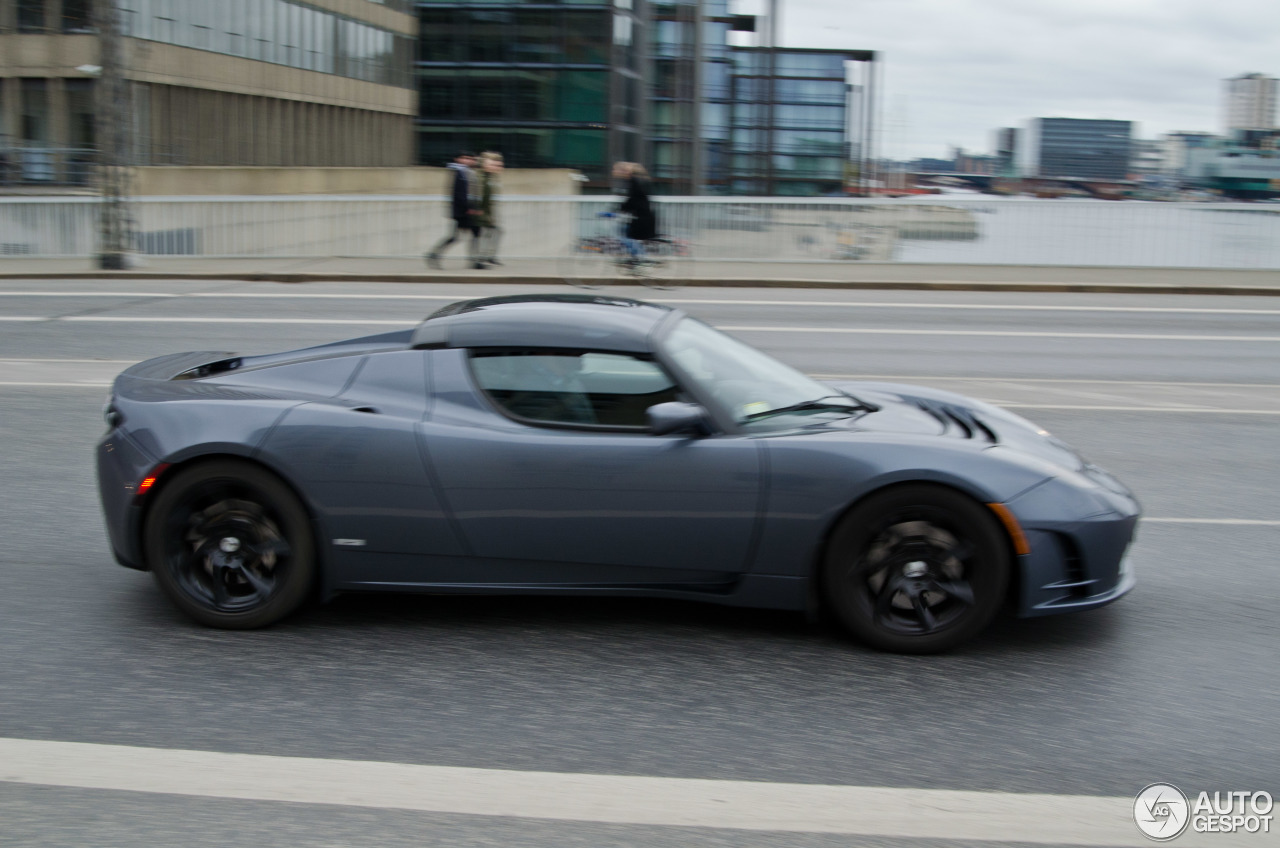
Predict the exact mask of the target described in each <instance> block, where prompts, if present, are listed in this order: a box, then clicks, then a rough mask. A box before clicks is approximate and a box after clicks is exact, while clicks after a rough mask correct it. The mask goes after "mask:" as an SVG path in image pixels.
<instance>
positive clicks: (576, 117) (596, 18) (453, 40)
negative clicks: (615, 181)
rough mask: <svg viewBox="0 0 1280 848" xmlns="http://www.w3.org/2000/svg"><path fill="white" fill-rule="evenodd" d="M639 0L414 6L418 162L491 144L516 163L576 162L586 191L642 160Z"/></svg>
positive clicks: (425, 0)
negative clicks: (617, 165) (618, 167)
mask: <svg viewBox="0 0 1280 848" xmlns="http://www.w3.org/2000/svg"><path fill="white" fill-rule="evenodd" d="M646 6H647V4H646V3H645V0H634V2H632V0H565V2H560V3H551V2H548V3H538V4H536V5H532V6H531V5H530V4H528V3H526V2H519V0H505V1H504V0H498V2H485V3H483V4H481V3H474V2H471V3H469V2H460V0H451V2H437V1H436V0H421V1H420V2H418V3H417V12H418V20H419V23H420V33H421V34H420V38H419V44H418V61H417V66H416V70H415V74H416V81H417V86H418V92H419V98H420V99H419V110H418V118H417V122H416V129H417V160H418V162H419V164H423V165H443V164H445V163H446V162H448V161H450V160H451V159H452V158H453V157H454V155H455V154H456V153H457V152H459V151H461V150H472V151H482V150H498V151H501V152H502V153H503V154H504V155H505V157H506V161H507V164H508V165H511V166H514V167H518V168H573V169H576V170H579V171H581V172H582V173H583V174H584V175H586V177H587V179H588V180H589V183H588V184H587V188H588V189H595V190H605V189H607V188H608V186H609V168H610V163H611V162H613V161H616V160H619V159H626V160H636V161H639V160H641V159H643V158H644V151H643V146H644V145H643V141H644V138H643V129H642V128H643V127H644V125H645V120H646V118H645V113H646V108H645V106H646V104H645V92H644V79H645V63H646V62H647V61H648V55H647V42H646V39H647V37H648V27H647V21H646V18H645V16H646V13H647V8H646Z"/></svg>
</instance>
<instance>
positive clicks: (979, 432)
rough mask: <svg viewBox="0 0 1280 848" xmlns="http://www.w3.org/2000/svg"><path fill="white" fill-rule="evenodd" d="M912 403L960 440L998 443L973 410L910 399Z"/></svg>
mask: <svg viewBox="0 0 1280 848" xmlns="http://www.w3.org/2000/svg"><path fill="white" fill-rule="evenodd" d="M910 400H911V402H912V403H914V404H915V405H916V406H918V407H919V408H920V409H922V410H923V411H925V412H927V413H929V415H931V416H933V417H934V418H935V419H937V421H938V423H939V424H941V425H942V427H943V430H944V432H947V433H948V434H950V435H953V436H955V437H956V438H960V439H982V440H983V441H986V442H990V443H991V444H995V443H996V442H998V441H999V439H998V438H997V437H996V433H995V431H994V430H992V429H991V428H990V427H988V426H987V425H986V424H985V423H983V421H982V419H981V418H979V417H978V416H976V415H974V414H973V410H971V409H967V408H965V407H963V406H957V405H956V404H952V403H944V402H942V401H936V400H928V399H926V398H911V399H910Z"/></svg>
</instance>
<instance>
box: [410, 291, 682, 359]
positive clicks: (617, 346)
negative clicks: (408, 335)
mask: <svg viewBox="0 0 1280 848" xmlns="http://www.w3.org/2000/svg"><path fill="white" fill-rule="evenodd" d="M675 311H676V310H673V309H671V308H670V307H667V306H660V305H658V304H654V303H645V302H644V301H640V300H632V299H631V298H626V297H610V296H607V295H588V294H530V295H512V296H508V297H485V298H480V299H478V300H464V301H460V302H458V303H453V304H450V305H449V306H446V307H444V308H443V309H441V310H439V311H438V312H435V313H434V314H432V315H430V316H428V317H427V319H426V320H425V321H423V322H422V323H421V324H419V325H418V328H417V329H416V330H415V331H414V333H413V339H412V342H411V344H412V346H413V347H419V348H436V347H539V348H572V349H596V350H619V351H628V352H644V351H648V350H649V348H650V343H649V337H650V335H651V334H652V333H653V330H654V328H656V327H657V326H658V324H660V323H661V322H662V321H663V320H664V319H666V318H668V317H670V316H671V315H672V314H673V313H674V312H675Z"/></svg>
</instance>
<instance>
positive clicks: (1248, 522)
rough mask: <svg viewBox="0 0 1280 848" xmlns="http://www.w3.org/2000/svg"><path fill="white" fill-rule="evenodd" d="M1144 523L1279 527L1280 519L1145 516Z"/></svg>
mask: <svg viewBox="0 0 1280 848" xmlns="http://www.w3.org/2000/svg"><path fill="white" fill-rule="evenodd" d="M1142 522H1143V523H1144V524H1219V525H1222V526H1224V527H1280V521H1270V520H1266V519H1261V518H1146V517H1144V518H1143V519H1142Z"/></svg>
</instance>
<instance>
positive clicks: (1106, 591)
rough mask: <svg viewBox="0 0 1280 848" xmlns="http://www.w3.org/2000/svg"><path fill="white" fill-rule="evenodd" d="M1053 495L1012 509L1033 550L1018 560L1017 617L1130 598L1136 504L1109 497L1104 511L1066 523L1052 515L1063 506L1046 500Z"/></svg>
mask: <svg viewBox="0 0 1280 848" xmlns="http://www.w3.org/2000/svg"><path fill="white" fill-rule="evenodd" d="M1050 494H1051V489H1050V488H1046V489H1045V491H1044V492H1042V493H1040V494H1039V495H1038V496H1037V497H1035V498H1029V499H1028V500H1027V501H1026V502H1024V503H1019V501H1020V500H1021V499H1015V501H1014V502H1013V503H1012V504H1010V507H1011V508H1012V509H1013V510H1014V512H1015V514H1017V515H1018V517H1019V520H1020V521H1021V522H1022V524H1023V530H1024V532H1025V533H1026V535H1027V541H1028V542H1029V544H1030V548H1031V552H1030V553H1029V554H1025V555H1023V556H1020V557H1018V560H1019V565H1020V571H1019V575H1018V580H1019V587H1018V593H1017V613H1018V615H1020V616H1024V617H1030V616H1041V615H1053V614H1055V613H1061V612H1072V611H1075V610H1084V609H1093V608H1094V607H1100V606H1104V605H1105V604H1109V603H1111V602H1112V601H1114V600H1116V599H1117V598H1120V597H1121V596H1123V595H1124V594H1126V593H1127V592H1129V591H1130V590H1131V589H1132V588H1133V586H1134V582H1135V581H1134V574H1133V570H1132V568H1131V567H1130V566H1129V563H1128V558H1127V556H1126V554H1127V551H1128V549H1129V546H1130V545H1131V544H1132V542H1133V538H1134V534H1135V532H1136V530H1137V525H1138V519H1139V515H1140V510H1139V508H1138V504H1137V501H1135V500H1134V499H1133V498H1132V497H1127V496H1120V495H1117V494H1116V493H1108V495H1107V498H1106V500H1107V501H1108V503H1109V508H1108V509H1106V510H1105V511H1100V512H1097V513H1096V514H1094V515H1090V516H1088V517H1086V518H1081V519H1075V520H1066V519H1064V518H1062V517H1058V516H1056V515H1054V513H1055V512H1057V511H1059V509H1060V508H1061V507H1062V503H1061V501H1059V500H1058V499H1056V498H1047V497H1044V496H1045V495H1050Z"/></svg>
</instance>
